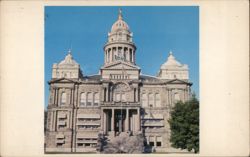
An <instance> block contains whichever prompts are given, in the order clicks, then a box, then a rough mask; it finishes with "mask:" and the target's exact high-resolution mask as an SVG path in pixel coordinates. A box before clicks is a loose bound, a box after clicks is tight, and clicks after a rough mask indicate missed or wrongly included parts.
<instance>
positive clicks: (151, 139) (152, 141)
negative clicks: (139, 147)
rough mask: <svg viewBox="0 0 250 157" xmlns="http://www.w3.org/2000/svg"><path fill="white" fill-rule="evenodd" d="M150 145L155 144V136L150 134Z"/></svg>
mask: <svg viewBox="0 0 250 157" xmlns="http://www.w3.org/2000/svg"><path fill="white" fill-rule="evenodd" d="M149 145H150V146H154V145H155V140H154V136H149Z"/></svg>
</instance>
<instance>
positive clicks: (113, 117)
mask: <svg viewBox="0 0 250 157" xmlns="http://www.w3.org/2000/svg"><path fill="white" fill-rule="evenodd" d="M114 122H115V110H114V109H112V117H111V131H114V128H115V127H114Z"/></svg>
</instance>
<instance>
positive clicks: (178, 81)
mask: <svg viewBox="0 0 250 157" xmlns="http://www.w3.org/2000/svg"><path fill="white" fill-rule="evenodd" d="M167 83H171V84H192V83H190V82H188V81H185V80H180V79H174V80H170V81H168V82H167Z"/></svg>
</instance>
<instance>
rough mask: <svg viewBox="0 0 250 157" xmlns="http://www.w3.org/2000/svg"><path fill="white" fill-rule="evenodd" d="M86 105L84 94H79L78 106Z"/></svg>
mask: <svg viewBox="0 0 250 157" xmlns="http://www.w3.org/2000/svg"><path fill="white" fill-rule="evenodd" d="M85 103H86V93H82V94H81V100H80V106H85Z"/></svg>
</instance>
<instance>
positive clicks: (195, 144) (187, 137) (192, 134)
mask: <svg viewBox="0 0 250 157" xmlns="http://www.w3.org/2000/svg"><path fill="white" fill-rule="evenodd" d="M169 124H170V129H171V137H170V141H171V143H172V146H173V147H174V148H181V149H187V150H188V151H194V152H195V153H197V152H199V101H198V100H197V99H196V98H195V96H194V95H193V97H192V98H191V100H189V101H187V102H184V103H183V102H181V101H180V102H177V103H176V104H175V106H174V107H173V109H172V111H171V118H170V120H169Z"/></svg>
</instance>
